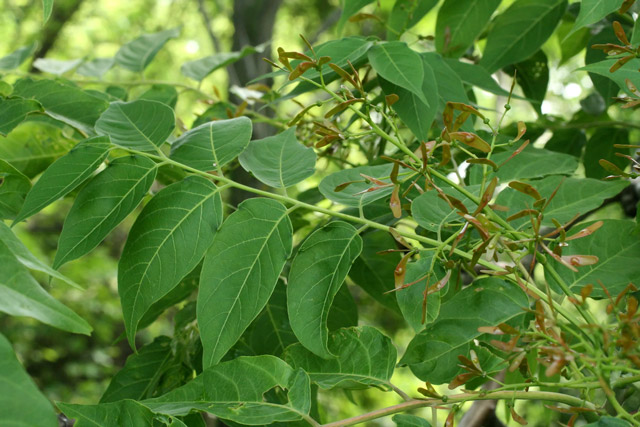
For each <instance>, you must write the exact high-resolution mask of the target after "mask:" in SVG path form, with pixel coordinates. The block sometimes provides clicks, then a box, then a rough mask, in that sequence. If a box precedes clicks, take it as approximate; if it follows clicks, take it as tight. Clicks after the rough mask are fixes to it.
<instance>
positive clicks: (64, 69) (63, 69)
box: [33, 58, 82, 76]
mask: <svg viewBox="0 0 640 427" xmlns="http://www.w3.org/2000/svg"><path fill="white" fill-rule="evenodd" d="M81 63H82V59H70V60H67V61H64V60H60V59H52V58H36V60H35V61H33V67H34V68H37V69H38V70H40V71H42V72H44V73H49V74H55V75H56V76H61V75H63V74H65V73H68V72H69V71H71V70H73V69H74V68H77V67H78V65H80V64H81Z"/></svg>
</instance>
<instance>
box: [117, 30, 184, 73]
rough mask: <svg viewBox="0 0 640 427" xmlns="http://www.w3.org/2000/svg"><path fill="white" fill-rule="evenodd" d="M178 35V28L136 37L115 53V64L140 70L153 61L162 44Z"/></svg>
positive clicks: (136, 70) (132, 69)
mask: <svg viewBox="0 0 640 427" xmlns="http://www.w3.org/2000/svg"><path fill="white" fill-rule="evenodd" d="M179 35H180V29H179V28H173V29H171V30H166V31H160V32H159V33H153V34H144V35H142V36H140V37H138V38H137V39H135V40H133V41H130V42H129V43H127V44H125V45H123V46H122V47H121V48H120V50H118V52H117V53H116V56H115V62H116V64H118V65H120V66H121V67H124V68H126V69H128V70H131V71H135V72H140V71H143V70H144V69H145V68H146V67H147V65H149V64H150V63H151V61H153V58H155V56H156V54H157V53H158V51H159V50H160V49H162V46H164V45H165V43H167V42H168V41H169V40H170V39H173V38H176V37H178V36H179Z"/></svg>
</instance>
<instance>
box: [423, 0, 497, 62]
mask: <svg viewBox="0 0 640 427" xmlns="http://www.w3.org/2000/svg"><path fill="white" fill-rule="evenodd" d="M500 3H501V0H445V2H444V3H443V4H442V6H441V7H440V10H439V11H438V21H437V23H436V50H437V51H438V52H440V53H442V54H443V55H445V56H452V57H459V56H462V55H463V54H464V53H465V52H466V51H467V49H469V47H471V46H473V43H474V41H475V40H476V38H477V37H478V36H479V35H480V33H481V32H482V30H484V28H485V27H486V26H487V24H488V23H489V19H491V15H493V12H494V11H495V10H496V8H497V7H498V6H499V5H500Z"/></svg>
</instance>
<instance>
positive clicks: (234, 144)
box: [171, 117, 252, 171]
mask: <svg viewBox="0 0 640 427" xmlns="http://www.w3.org/2000/svg"><path fill="white" fill-rule="evenodd" d="M251 132H252V127H251V120H249V119H248V118H246V117H238V118H235V119H229V120H215V121H212V122H207V123H204V124H202V125H200V126H198V127H196V128H194V129H191V130H190V131H188V132H185V133H184V134H182V136H180V138H178V139H177V140H175V141H174V142H173V144H171V158H172V159H173V160H175V161H177V162H180V163H182V164H185V165H187V166H191V167H192V168H195V169H198V170H201V171H211V170H217V169H218V168H221V167H222V166H224V165H226V164H227V163H229V162H231V161H232V160H233V159H235V158H236V157H237V156H238V155H240V153H242V152H243V151H244V150H245V148H246V147H247V145H249V141H250V140H251Z"/></svg>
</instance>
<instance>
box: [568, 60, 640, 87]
mask: <svg viewBox="0 0 640 427" xmlns="http://www.w3.org/2000/svg"><path fill="white" fill-rule="evenodd" d="M616 61H618V59H605V60H604V61H600V62H595V63H593V64H588V65H586V66H584V67H582V68H579V69H578V70H581V71H588V72H590V73H595V74H598V75H601V76H604V77H606V78H608V79H610V80H611V81H613V82H614V83H615V84H617V85H618V86H619V87H620V89H622V90H623V91H624V92H625V93H626V94H627V95H630V96H633V92H631V91H630V90H629V88H628V87H627V83H626V80H627V79H629V81H630V82H631V83H633V84H634V85H635V86H636V87H640V73H639V72H638V69H640V59H637V58H636V59H632V60H630V61H629V62H627V63H626V64H624V65H623V66H622V67H620V68H619V69H618V70H616V72H614V73H612V72H611V71H609V69H610V68H611V67H612V66H613V64H615V63H616Z"/></svg>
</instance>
